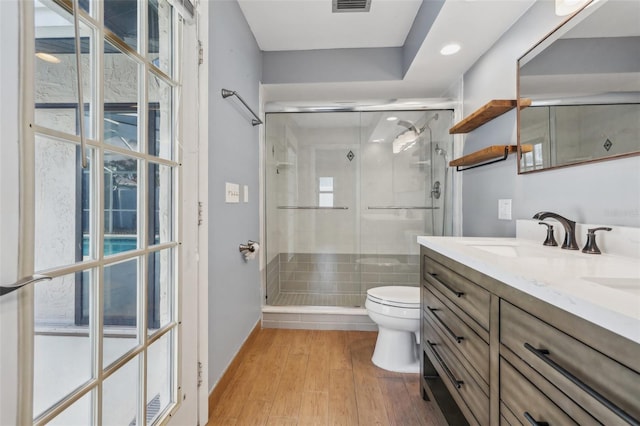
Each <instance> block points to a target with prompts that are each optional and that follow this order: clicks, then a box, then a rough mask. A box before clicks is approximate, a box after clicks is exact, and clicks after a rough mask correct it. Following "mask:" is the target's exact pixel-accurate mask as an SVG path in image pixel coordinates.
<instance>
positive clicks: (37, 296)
mask: <svg viewBox="0 0 640 426" xmlns="http://www.w3.org/2000/svg"><path fill="white" fill-rule="evenodd" d="M92 275H93V274H92V273H91V272H90V271H87V272H85V273H77V274H69V275H64V276H62V277H59V278H55V279H53V280H51V281H48V282H42V283H38V284H36V285H35V286H34V287H33V288H34V322H35V336H34V357H33V359H34V370H33V374H34V380H33V413H34V417H36V416H38V415H40V414H41V413H42V412H43V411H45V410H46V409H48V408H49V407H51V406H53V405H54V404H56V403H57V402H59V401H61V400H62V399H63V398H64V397H66V396H67V394H69V393H70V392H72V391H74V390H75V389H77V388H78V387H79V386H81V385H82V384H84V383H86V382H87V381H88V380H90V379H91V378H92V368H91V355H92V350H91V341H92V339H91V327H89V326H88V325H81V321H80V316H81V312H80V309H79V303H78V300H79V299H78V297H79V296H80V292H81V287H82V284H85V285H86V288H87V289H88V290H89V291H90V289H91V288H92V285H91V283H92V282H93V281H92V279H91V277H92ZM87 299H88V300H90V297H89V295H87Z"/></svg>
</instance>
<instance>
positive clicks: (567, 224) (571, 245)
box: [533, 212, 579, 250]
mask: <svg viewBox="0 0 640 426" xmlns="http://www.w3.org/2000/svg"><path fill="white" fill-rule="evenodd" d="M533 218H534V219H538V220H545V219H546V218H551V219H555V220H557V221H558V222H560V223H561V224H562V226H563V227H564V242H563V243H562V248H563V249H567V250H579V247H578V243H577V242H576V223H575V222H574V221H572V220H569V219H567V218H566V217H562V216H560V215H559V214H557V213H552V212H539V213H536V214H535V215H533Z"/></svg>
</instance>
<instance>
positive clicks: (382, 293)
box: [367, 286, 420, 308]
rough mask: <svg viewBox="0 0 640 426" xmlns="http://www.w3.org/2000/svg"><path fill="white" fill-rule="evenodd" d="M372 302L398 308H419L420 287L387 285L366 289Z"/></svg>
mask: <svg viewBox="0 0 640 426" xmlns="http://www.w3.org/2000/svg"><path fill="white" fill-rule="evenodd" d="M367 298H368V299H369V300H371V301H372V302H376V303H380V304H383V305H389V306H397V307H400V308H420V287H407V286H387V287H375V288H370V289H369V290H367Z"/></svg>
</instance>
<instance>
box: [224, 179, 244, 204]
mask: <svg viewBox="0 0 640 426" xmlns="http://www.w3.org/2000/svg"><path fill="white" fill-rule="evenodd" d="M224 200H225V202H227V203H239V202H240V185H238V184H237V183H229V182H227V183H225V197H224Z"/></svg>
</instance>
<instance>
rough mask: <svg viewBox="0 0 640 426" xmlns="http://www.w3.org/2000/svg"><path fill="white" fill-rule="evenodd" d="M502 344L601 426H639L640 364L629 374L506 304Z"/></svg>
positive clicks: (502, 311)
mask: <svg viewBox="0 0 640 426" xmlns="http://www.w3.org/2000/svg"><path fill="white" fill-rule="evenodd" d="M500 342H501V343H502V344H503V345H504V346H505V347H507V348H508V349H509V350H511V351H513V353H515V354H516V355H517V356H518V357H519V358H521V359H522V360H524V361H525V362H526V363H527V364H528V365H530V366H531V367H532V368H533V369H534V370H535V371H537V372H538V373H539V374H540V375H541V376H543V377H545V378H546V379H547V380H548V381H549V382H551V383H553V384H554V385H555V386H556V387H557V388H558V389H560V390H561V391H562V392H563V393H564V394H566V395H567V396H568V397H569V398H571V399H572V400H573V401H575V402H576V403H577V404H578V405H580V406H582V407H584V409H585V410H587V411H588V412H589V414H591V415H592V416H594V417H595V418H596V419H597V420H598V421H600V422H601V423H603V424H607V425H608V424H621V423H622V422H623V419H626V420H627V422H629V423H630V424H640V373H639V372H638V370H639V369H638V367H639V364H640V358H638V364H636V365H634V366H633V368H629V367H627V366H625V365H623V364H620V363H619V362H617V361H615V360H613V359H611V358H609V357H608V356H606V355H604V354H602V353H601V352H599V351H597V350H595V349H593V348H592V347H590V346H588V345H585V344H584V343H582V342H580V341H579V340H577V339H574V338H573V337H571V336H569V335H568V334H565V333H564V332H562V331H561V330H559V329H557V328H555V327H553V326H551V325H550V324H548V323H546V322H544V321H541V320H540V319H538V318H537V317H534V316H533V315H530V314H528V313H526V312H524V311H523V310H521V309H520V308H517V307H516V306H514V305H512V304H510V303H508V302H506V301H504V300H501V302H500ZM501 351H502V349H501ZM501 375H502V373H501ZM501 384H502V380H501Z"/></svg>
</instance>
